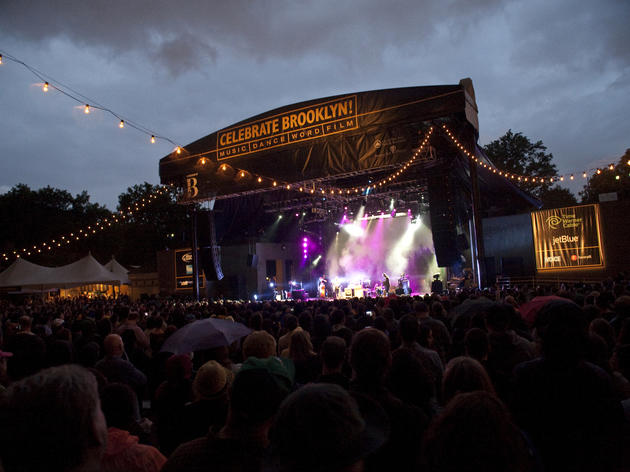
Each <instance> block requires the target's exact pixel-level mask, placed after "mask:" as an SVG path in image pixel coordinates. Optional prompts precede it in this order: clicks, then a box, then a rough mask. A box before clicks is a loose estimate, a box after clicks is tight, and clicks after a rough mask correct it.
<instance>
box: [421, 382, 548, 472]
mask: <svg viewBox="0 0 630 472" xmlns="http://www.w3.org/2000/svg"><path fill="white" fill-rule="evenodd" d="M422 458H423V464H422V469H421V470H426V471H428V472H434V471H435V472H437V471H439V472H459V471H463V470H465V471H470V472H504V471H507V470H509V471H514V472H530V471H534V470H542V469H541V468H540V467H539V464H538V463H537V461H536V458H535V456H534V455H533V453H532V452H531V451H530V449H529V447H528V444H527V442H526V440H525V439H524V437H523V435H522V434H521V432H520V431H519V430H518V428H517V427H516V426H515V424H514V423H513V422H512V420H511V418H510V414H509V413H508V410H507V408H506V407H505V406H504V405H503V403H501V401H500V400H499V399H498V398H496V396H494V395H493V394H491V393H489V392H486V391H476V392H469V393H462V394H459V395H457V396H455V397H454V398H453V399H452V400H451V401H450V402H449V403H448V405H447V406H446V408H445V409H444V411H443V412H442V413H441V414H440V415H439V416H438V417H437V419H436V420H435V421H434V422H433V423H432V424H431V426H430V427H429V429H428V431H427V434H426V436H425V438H424V442H423V444H422Z"/></svg>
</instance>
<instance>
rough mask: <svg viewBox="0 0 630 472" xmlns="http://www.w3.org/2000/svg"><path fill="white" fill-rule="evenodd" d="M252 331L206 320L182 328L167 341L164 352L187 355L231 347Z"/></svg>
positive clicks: (236, 324)
mask: <svg viewBox="0 0 630 472" xmlns="http://www.w3.org/2000/svg"><path fill="white" fill-rule="evenodd" d="M251 332H252V330H251V329H249V328H248V327H247V326H245V325H243V324H241V323H237V322H235V321H229V320H222V319H219V318H206V319H203V320H198V321H193V322H192V323H189V324H187V325H185V326H182V327H181V328H179V329H178V330H177V331H175V332H174V333H173V334H172V335H171V336H169V338H168V339H167V340H166V342H165V343H164V345H163V346H162V349H161V350H162V351H163V352H172V353H173V354H186V353H188V352H194V351H201V350H203V349H211V348H213V347H219V346H229V345H230V344H232V343H233V342H234V341H236V340H238V339H240V338H242V337H244V336H247V335H248V334H249V333H251Z"/></svg>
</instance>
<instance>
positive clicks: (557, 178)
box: [442, 124, 630, 184]
mask: <svg viewBox="0 0 630 472" xmlns="http://www.w3.org/2000/svg"><path fill="white" fill-rule="evenodd" d="M442 129H443V130H444V132H445V133H446V135H447V136H448V137H449V138H450V140H451V141H452V142H453V144H454V145H455V146H456V147H457V148H458V149H459V150H460V151H462V152H463V153H464V154H465V155H466V156H467V157H468V158H469V159H470V160H472V161H473V162H474V163H476V164H477V165H478V166H479V167H483V168H484V169H487V170H489V171H490V172H492V173H493V174H498V175H499V176H501V177H504V178H506V179H510V180H516V181H518V182H528V183H534V184H545V183H548V184H550V183H554V182H564V181H565V179H567V180H575V178H576V175H575V174H574V173H570V174H563V175H551V176H549V175H548V176H539V175H519V174H515V173H512V172H506V171H504V170H501V169H498V168H497V167H494V166H492V165H489V164H486V163H485V162H483V161H482V160H481V159H479V158H478V157H477V156H476V154H475V153H473V152H470V151H469V150H468V149H466V148H465V147H464V146H463V145H462V143H460V142H459V141H458V140H457V138H456V137H455V135H454V134H453V133H452V132H451V130H450V129H449V128H448V127H447V126H446V125H445V124H442ZM627 165H628V166H630V160H628V162H627ZM607 169H608V170H611V171H612V170H615V164H609V165H608V166H607ZM602 172H603V169H601V168H592V169H588V170H584V171H582V173H581V175H582V178H583V179H586V178H587V177H588V176H589V174H590V175H600V174H601V173H602ZM577 175H580V174H579V173H577ZM620 178H621V176H620V175H619V174H616V175H615V179H616V180H620Z"/></svg>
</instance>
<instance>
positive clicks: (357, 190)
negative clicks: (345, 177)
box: [197, 126, 433, 197]
mask: <svg viewBox="0 0 630 472" xmlns="http://www.w3.org/2000/svg"><path fill="white" fill-rule="evenodd" d="M432 133H433V126H431V127H430V128H429V131H428V132H427V135H426V136H425V138H424V139H423V140H422V143H421V144H420V147H419V148H418V149H416V150H415V152H414V153H413V154H412V156H411V157H410V158H409V159H408V160H407V161H406V162H404V163H402V164H401V165H400V166H399V167H398V169H397V170H396V171H395V172H392V173H391V174H389V175H387V176H385V177H383V178H382V179H381V180H379V181H377V182H374V183H370V184H369V185H364V186H357V187H351V188H341V187H335V186H323V187H322V186H320V187H318V188H315V183H313V182H309V181H304V182H297V183H289V182H285V181H281V180H278V179H273V178H271V177H267V176H263V175H259V174H251V173H250V172H249V171H247V170H245V169H239V168H237V167H233V166H231V165H229V164H221V165H220V166H219V171H221V172H223V173H228V172H232V173H234V175H235V177H236V178H237V179H252V178H253V179H254V180H255V181H256V182H257V183H259V184H261V187H263V186H267V187H270V188H271V189H273V188H277V189H278V190H280V189H285V190H295V191H299V192H301V193H305V194H318V195H322V196H327V195H328V196H330V195H334V196H346V197H347V196H352V195H358V194H362V193H364V192H368V193H369V192H370V191H373V190H377V189H379V188H382V187H383V186H386V185H388V184H393V183H395V182H396V179H397V178H398V177H400V176H401V175H402V174H403V173H404V172H405V171H406V170H407V169H409V167H410V166H411V165H413V164H414V163H415V161H416V159H418V157H419V156H420V155H421V153H422V152H423V151H424V149H425V147H426V146H427V144H428V143H429V139H430V137H431V134H432ZM197 164H198V165H199V166H201V167H204V166H209V165H212V164H213V161H212V160H211V159H209V158H207V157H205V156H202V157H201V158H199V159H198V160H197Z"/></svg>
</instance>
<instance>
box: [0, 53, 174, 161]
mask: <svg viewBox="0 0 630 472" xmlns="http://www.w3.org/2000/svg"><path fill="white" fill-rule="evenodd" d="M5 59H6V60H8V61H11V62H14V63H16V64H19V65H21V66H22V67H24V68H25V69H26V70H28V71H29V72H30V73H31V74H33V75H34V76H35V77H37V78H38V79H39V80H41V83H37V84H35V85H37V86H39V87H41V89H42V91H43V92H44V93H47V92H49V91H50V90H54V91H56V92H59V93H61V94H62V95H65V96H66V97H68V98H70V99H71V100H74V101H75V102H77V103H79V104H80V106H81V108H83V113H85V114H86V115H89V114H90V113H91V112H92V111H93V110H101V111H103V112H105V113H108V114H110V115H111V116H113V117H114V118H116V120H117V124H118V127H119V128H121V129H122V128H125V127H130V128H133V129H135V130H136V131H138V132H140V133H142V134H145V135H146V136H149V141H150V142H151V143H152V144H153V143H155V142H156V141H157V140H162V141H166V142H168V143H171V144H172V145H173V146H175V152H177V153H178V154H179V153H181V146H180V145H179V144H177V143H176V142H175V141H173V140H172V139H171V138H169V137H167V136H163V135H161V134H158V133H156V132H155V131H152V130H151V129H149V128H148V127H146V126H144V125H142V124H140V123H138V122H136V121H133V120H131V119H129V118H126V117H124V116H123V115H122V114H120V113H118V112H116V111H114V110H112V109H111V108H109V107H107V106H105V105H102V104H100V103H98V102H97V101H96V100H93V99H91V98H89V97H87V96H85V95H83V94H82V93H80V92H78V91H76V90H74V89H73V88H71V87H70V86H68V85H66V84H64V83H62V82H60V81H59V80H56V79H54V78H53V77H51V76H50V75H48V74H46V73H44V72H42V71H40V70H38V69H36V68H35V67H33V66H31V65H29V64H27V63H26V62H24V61H22V60H20V59H18V58H17V57H15V56H12V55H11V54H8V53H6V52H5V51H0V65H3V64H4V60H5Z"/></svg>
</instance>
